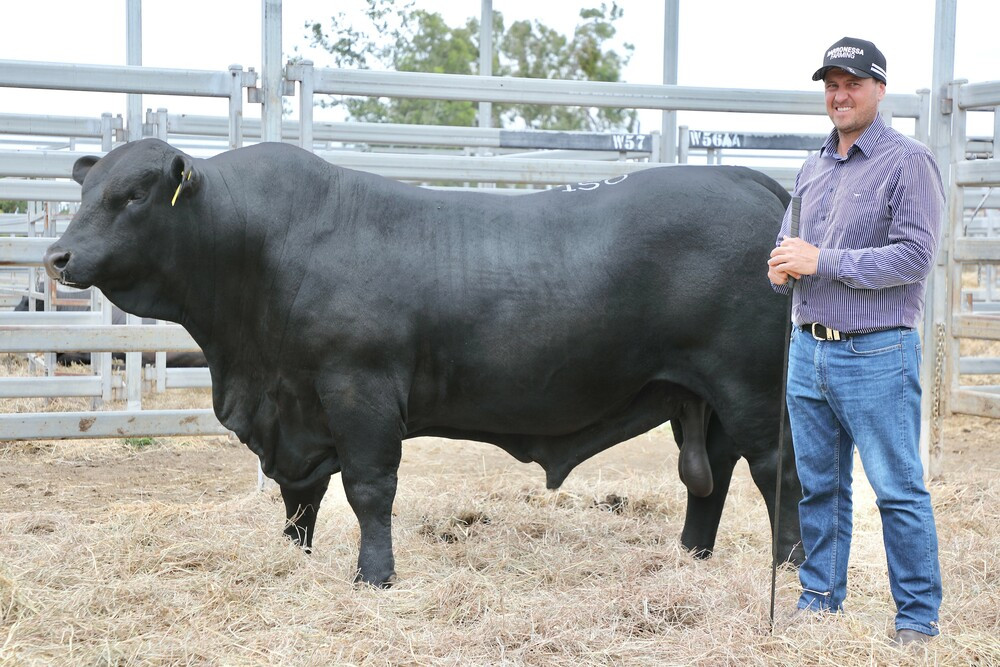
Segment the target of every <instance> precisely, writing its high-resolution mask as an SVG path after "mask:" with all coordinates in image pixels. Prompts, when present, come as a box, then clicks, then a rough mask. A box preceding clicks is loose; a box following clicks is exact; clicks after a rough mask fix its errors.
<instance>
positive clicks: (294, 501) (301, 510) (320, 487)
mask: <svg viewBox="0 0 1000 667" xmlns="http://www.w3.org/2000/svg"><path fill="white" fill-rule="evenodd" d="M329 485H330V478H329V477H326V478H324V479H322V480H320V481H319V482H318V483H317V484H315V485H313V486H310V487H306V488H305V489H297V490H295V489H290V488H288V487H287V486H282V487H281V499H282V500H283V501H285V536H286V537H288V538H289V539H290V540H292V542H294V543H295V544H298V545H300V546H301V547H302V548H303V549H305V551H306V553H309V552H310V551H312V540H313V532H315V530H316V513H317V512H319V505H320V503H321V502H322V500H323V496H324V495H325V494H326V489H327V487H328V486H329Z"/></svg>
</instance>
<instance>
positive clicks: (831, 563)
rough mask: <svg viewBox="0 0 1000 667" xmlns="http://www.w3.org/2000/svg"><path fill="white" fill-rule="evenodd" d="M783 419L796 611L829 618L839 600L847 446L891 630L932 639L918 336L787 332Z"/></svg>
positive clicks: (930, 524)
mask: <svg viewBox="0 0 1000 667" xmlns="http://www.w3.org/2000/svg"><path fill="white" fill-rule="evenodd" d="M788 416H789V418H790V420H791V423H792V437H793V439H794V443H795V464H796V467H797V468H798V473H799V481H800V482H801V483H802V501H801V502H800V503H799V521H800V523H801V527H802V546H803V548H804V549H805V552H806V561H805V563H804V564H803V565H802V567H800V568H799V581H800V582H801V584H802V595H801V597H800V598H799V601H798V606H799V607H800V608H803V609H806V608H808V609H814V610H828V611H838V610H840V609H842V608H843V604H844V598H845V597H846V596H847V559H848V555H849V553H850V548H851V529H852V526H851V521H852V514H851V510H852V501H851V480H852V468H853V462H854V447H855V446H857V448H858V452H859V454H860V456H861V464H862V465H863V466H864V470H865V474H866V476H867V477H868V481H869V482H870V483H871V486H872V489H874V491H875V496H876V505H877V506H878V509H879V513H880V515H881V517H882V541H883V543H884V545H885V552H886V558H887V561H888V565H889V588H890V590H891V591H892V597H893V599H894V600H895V601H896V610H897V613H896V629H897V630H903V629H910V630H916V631H917V632H922V633H924V634H928V635H936V634H938V623H937V621H938V608H939V607H940V606H941V571H940V566H939V564H938V544H937V531H936V529H935V527H934V514H933V512H932V510H931V500H930V494H929V493H928V492H927V489H926V487H925V486H924V482H923V466H922V465H921V463H920V451H919V440H920V338H919V335H918V334H917V332H916V331H914V330H913V329H905V328H904V329H892V330H889V331H880V332H876V333H872V334H865V335H862V336H856V337H853V338H851V339H849V340H845V341H829V342H828V341H818V340H816V339H815V338H813V336H812V335H811V334H810V333H809V332H807V331H802V330H801V329H799V328H798V327H795V328H794V329H793V331H792V340H791V348H790V351H789V359H788Z"/></svg>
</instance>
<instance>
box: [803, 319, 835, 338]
mask: <svg viewBox="0 0 1000 667" xmlns="http://www.w3.org/2000/svg"><path fill="white" fill-rule="evenodd" d="M817 325H819V326H821V327H823V331H825V332H826V336H824V337H822V338H821V337H820V336H818V335H816V326H817ZM810 328H811V329H812V337H813V338H815V339H816V340H840V332H839V331H837V330H836V329H830V328H828V327H826V326H824V325H822V324H820V323H819V322H813V323H812V326H811V327H810Z"/></svg>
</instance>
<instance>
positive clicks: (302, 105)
mask: <svg viewBox="0 0 1000 667" xmlns="http://www.w3.org/2000/svg"><path fill="white" fill-rule="evenodd" d="M298 67H299V125H300V127H299V145H300V146H302V148H304V149H306V150H307V151H309V152H310V153H311V152H312V150H313V103H314V100H313V62H312V61H311V60H303V61H302V62H300V63H298Z"/></svg>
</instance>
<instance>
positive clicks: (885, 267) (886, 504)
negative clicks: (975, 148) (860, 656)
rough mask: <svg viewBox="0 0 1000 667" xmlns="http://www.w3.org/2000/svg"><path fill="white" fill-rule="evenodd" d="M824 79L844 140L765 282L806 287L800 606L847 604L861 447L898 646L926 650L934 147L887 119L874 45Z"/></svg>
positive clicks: (800, 315)
mask: <svg viewBox="0 0 1000 667" xmlns="http://www.w3.org/2000/svg"><path fill="white" fill-rule="evenodd" d="M820 79H822V80H823V82H824V84H825V86H826V110H827V114H828V115H829V116H830V120H832V121H833V125H834V129H833V131H832V132H831V133H830V136H829V138H828V139H827V141H826V143H825V144H824V145H823V148H822V150H820V152H819V153H817V154H815V155H812V156H810V157H809V159H807V160H806V162H805V164H804V165H803V166H802V169H801V170H800V171H799V174H798V176H797V177H796V180H795V194H796V195H799V196H801V197H802V208H801V223H800V224H801V227H800V236H801V238H789V237H788V236H787V234H788V232H789V215H788V214H787V213H786V215H785V220H784V222H783V223H782V228H781V232H780V233H779V235H778V245H777V247H776V248H775V249H774V250H773V251H772V252H771V257H770V259H769V260H768V271H767V275H768V278H769V279H770V281H771V283H772V284H773V285H774V286H775V290H776V291H778V292H782V293H785V294H787V293H788V289H789V286H788V279H789V277H791V278H794V279H796V281H797V282H796V284H795V285H794V294H793V302H792V320H793V330H792V338H791V347H790V351H789V362H788V393H787V398H788V414H789V418H790V420H791V424H792V436H793V438H794V442H795V463H796V466H797V468H798V474H799V480H800V481H801V483H802V492H803V498H802V501H801V502H800V504H799V517H800V522H801V527H802V543H803V547H804V549H805V552H806V561H805V563H804V564H803V565H802V567H801V568H800V569H799V580H800V582H801V584H802V594H801V596H800V597H799V600H798V609H799V610H807V611H829V612H836V611H839V610H841V609H842V608H843V603H844V598H845V597H846V594H847V560H848V553H849V551H850V545H851V509H852V505H851V480H852V466H853V458H854V457H853V453H854V447H855V446H857V449H858V452H859V454H860V457H861V463H862V465H863V466H864V470H865V474H866V475H867V477H868V480H869V482H871V485H872V488H873V489H874V490H875V495H876V504H877V505H878V508H879V513H880V514H881V517H882V537H883V543H884V545H885V550H886V557H887V560H888V565H889V586H890V590H891V592H892V596H893V599H894V600H895V602H896V609H897V614H896V624H895V625H896V635H895V641H896V643H898V644H900V645H903V644H909V643H912V642H923V641H927V640H929V639H930V638H931V637H933V636H934V635H937V634H938V608H939V607H940V604H941V574H940V567H939V564H938V553H937V532H936V529H935V527H934V516H933V513H932V510H931V503H930V495H929V494H928V493H927V489H926V488H925V486H924V483H923V469H922V465H921V462H920V455H919V446H918V443H919V436H920V380H919V371H920V339H919V334H918V331H917V326H918V324H919V323H920V321H921V311H922V308H923V303H924V292H925V288H926V279H927V275H928V274H929V273H930V271H931V269H932V267H933V265H934V259H935V256H936V255H937V249H938V240H939V237H940V226H941V212H942V209H943V200H944V194H943V187H942V185H941V176H940V174H939V172H938V169H937V166H936V164H935V162H934V158H933V156H932V154H931V152H930V151H929V150H928V149H927V148H926V147H925V146H924V145H922V144H920V143H918V142H916V141H913V140H912V139H909V138H907V137H905V136H903V135H902V134H900V133H899V132H897V131H896V130H894V129H892V128H890V127H889V126H887V125H886V124H885V123H884V122H883V120H882V118H881V116H879V113H878V107H879V103H880V102H881V101H882V98H883V97H884V96H885V85H886V63H885V57H884V56H883V55H882V53H881V52H880V51H879V50H878V49H877V48H875V45H874V44H872V43H871V42H868V41H865V40H861V39H854V38H850V37H845V38H844V39H841V40H840V41H838V42H837V43H835V44H834V45H833V46H831V47H830V48H829V49H828V50H827V51H826V55H825V58H824V60H823V66H822V67H820V68H819V69H818V70H816V73H815V74H813V80H814V81H818V80H820ZM796 613H798V614H801V613H802V612H796Z"/></svg>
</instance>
